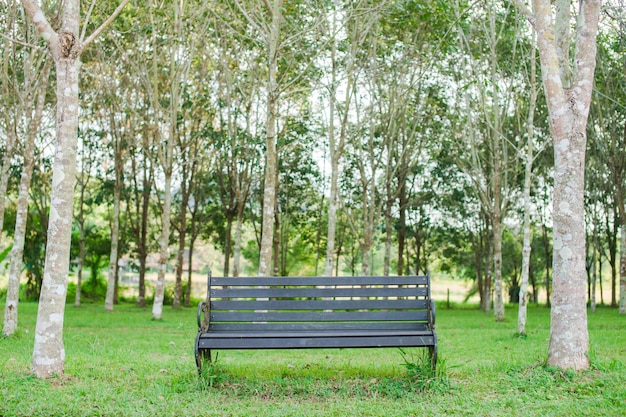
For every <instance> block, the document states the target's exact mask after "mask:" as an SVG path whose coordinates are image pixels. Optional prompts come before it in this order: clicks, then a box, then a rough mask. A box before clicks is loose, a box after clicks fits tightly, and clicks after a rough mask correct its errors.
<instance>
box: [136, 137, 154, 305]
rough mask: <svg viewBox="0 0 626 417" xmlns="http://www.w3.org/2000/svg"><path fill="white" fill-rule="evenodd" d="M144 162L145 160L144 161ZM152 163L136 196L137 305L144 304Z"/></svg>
mask: <svg viewBox="0 0 626 417" xmlns="http://www.w3.org/2000/svg"><path fill="white" fill-rule="evenodd" d="M146 151H147V149H146V148H145V147H144V150H143V152H144V161H147V160H148V157H147V155H146V154H145V153H146ZM144 163H145V162H144ZM152 169H153V168H152V165H150V167H145V166H144V167H143V170H142V172H143V186H142V190H141V194H140V196H141V198H138V197H139V196H137V198H136V200H137V202H136V204H137V208H139V207H141V209H140V213H138V214H139V217H140V218H139V224H140V226H139V230H138V234H137V235H138V242H137V251H138V252H139V295H138V297H137V306H139V307H145V306H146V269H147V261H148V216H149V209H150V194H151V192H152V173H153V171H152Z"/></svg>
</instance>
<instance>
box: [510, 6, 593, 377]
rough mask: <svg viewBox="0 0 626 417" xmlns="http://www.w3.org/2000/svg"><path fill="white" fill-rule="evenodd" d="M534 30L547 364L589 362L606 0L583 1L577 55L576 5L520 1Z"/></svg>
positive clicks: (576, 365) (566, 365)
mask: <svg viewBox="0 0 626 417" xmlns="http://www.w3.org/2000/svg"><path fill="white" fill-rule="evenodd" d="M518 5H519V6H520V8H521V9H522V10H523V11H524V12H525V14H526V16H527V17H528V18H529V20H530V22H531V23H532V24H533V26H534V28H535V30H536V32H537V45H538V49H539V58H540V61H541V75H542V79H543V85H544V92H545V95H546V101H547V103H548V112H549V118H550V134H551V135H552V140H553V142H554V194H553V219H554V220H553V225H554V231H553V239H554V260H553V262H554V266H553V270H552V278H553V298H552V309H551V321H550V347H549V350H548V364H549V365H552V366H556V367H559V368H563V369H565V368H573V369H577V370H578V369H586V368H588V367H589V358H588V357H587V356H586V353H587V351H588V350H589V330H588V328H587V309H586V287H587V285H586V271H585V260H586V251H585V224H584V223H585V222H584V213H585V207H584V186H585V184H584V183H585V174H584V169H583V168H584V166H585V151H586V142H587V132H586V128H587V117H588V115H589V107H590V103H591V94H592V90H593V77H594V71H595V66H596V49H597V47H596V37H597V33H598V20H599V15H600V5H601V0H587V1H584V2H581V3H580V5H579V10H578V14H577V16H576V20H577V22H576V30H575V45H574V46H575V52H574V55H573V56H570V49H571V48H570V45H571V42H572V40H571V34H570V32H571V29H570V27H571V17H572V16H571V2H570V1H567V0H558V1H557V2H556V9H555V12H553V8H552V4H551V2H550V1H549V0H533V8H532V11H531V10H529V9H528V8H527V7H526V6H525V5H524V4H522V3H521V2H519V1H518Z"/></svg>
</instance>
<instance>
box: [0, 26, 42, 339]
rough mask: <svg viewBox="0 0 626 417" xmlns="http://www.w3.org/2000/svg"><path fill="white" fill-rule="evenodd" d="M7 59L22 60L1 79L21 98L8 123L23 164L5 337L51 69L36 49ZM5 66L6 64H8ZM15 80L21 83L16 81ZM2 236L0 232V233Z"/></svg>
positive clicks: (14, 305)
mask: <svg viewBox="0 0 626 417" xmlns="http://www.w3.org/2000/svg"><path fill="white" fill-rule="evenodd" d="M30 35H32V34H30V33H28V29H26V34H25V36H24V38H25V39H28V38H29V37H31V36H30ZM12 46H15V43H13V44H12ZM7 50H9V48H7ZM7 56H8V55H7ZM10 56H11V57H14V58H18V57H20V58H23V59H22V60H21V62H20V61H19V58H18V60H14V61H13V63H14V65H15V67H14V71H12V73H13V80H12V81H10V80H8V79H4V80H3V84H4V83H6V85H7V86H11V87H13V88H15V90H14V91H13V94H14V96H15V97H20V96H21V99H20V100H16V102H15V104H14V107H15V108H14V109H13V111H12V112H11V113H12V114H13V115H14V117H15V120H13V121H11V124H13V126H15V127H16V129H15V132H20V136H21V137H22V138H23V140H22V144H23V145H22V146H21V147H20V148H21V152H20V153H21V156H22V159H23V165H22V172H21V176H20V184H19V195H18V198H17V212H16V215H15V229H14V232H13V247H12V250H11V266H10V270H9V284H8V288H7V299H6V306H5V310H4V326H3V329H2V333H3V334H4V335H5V336H10V335H12V334H13V333H14V332H15V330H16V329H17V324H18V302H19V287H20V277H21V274H22V266H23V254H24V245H25V240H26V225H27V218H28V200H29V192H30V183H31V179H32V176H33V169H34V167H35V161H36V156H35V139H36V137H37V134H38V131H39V126H40V123H41V118H42V116H43V112H44V105H45V99H46V93H47V91H48V80H49V74H50V68H51V65H52V62H51V60H50V59H49V58H48V57H47V56H46V55H45V54H42V53H41V51H39V50H37V49H35V48H31V49H30V51H28V52H23V53H16V51H15V50H13V52H12V54H11V55H10ZM5 64H7V65H8V62H6V63H5ZM5 74H6V73H5ZM18 79H19V80H20V81H21V82H20V81H18ZM7 113H9V112H7ZM20 119H23V120H20ZM7 154H9V152H7ZM7 174H8V172H7V173H3V175H6V176H7V177H8V175H7ZM6 180H7V179H6V178H5V179H3V181H4V182H6ZM0 193H1V191H0ZM2 195H3V194H2ZM2 206H4V204H2ZM1 221H2V219H0V222H1ZM1 233H2V232H1V231H0V234H1Z"/></svg>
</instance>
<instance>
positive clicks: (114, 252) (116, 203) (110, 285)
mask: <svg viewBox="0 0 626 417" xmlns="http://www.w3.org/2000/svg"><path fill="white" fill-rule="evenodd" d="M118 153H119V152H118V151H117V149H116V151H115V185H114V188H113V216H112V218H111V253H110V255H109V275H108V279H107V293H106V298H105V301H104V309H105V310H106V311H113V302H114V299H115V293H116V291H115V281H116V280H115V277H116V273H117V260H118V252H119V239H120V237H119V234H120V199H121V187H122V178H121V176H122V171H121V170H122V169H123V167H122V166H121V158H119V157H118Z"/></svg>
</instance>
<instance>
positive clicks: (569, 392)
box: [0, 302, 626, 417]
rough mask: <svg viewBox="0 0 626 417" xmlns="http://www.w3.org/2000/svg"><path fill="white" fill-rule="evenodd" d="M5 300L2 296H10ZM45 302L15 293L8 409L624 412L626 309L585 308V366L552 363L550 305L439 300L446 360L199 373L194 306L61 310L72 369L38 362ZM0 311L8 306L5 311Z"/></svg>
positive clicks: (255, 356) (365, 353)
mask: <svg viewBox="0 0 626 417" xmlns="http://www.w3.org/2000/svg"><path fill="white" fill-rule="evenodd" d="M2 306H3V307H4V302H2ZM36 309H37V306H36V304H33V303H20V305H19V314H20V316H19V320H20V322H19V324H20V329H19V331H18V332H17V334H16V335H15V336H14V337H11V338H0V416H4V417H8V416H100V415H101V416H155V417H156V416H255V417H262V416H385V417H392V416H403V417H404V416H425V415H430V416H440V415H454V416H626V316H619V315H618V314H617V311H616V310H613V309H599V310H598V311H597V312H596V313H590V314H589V329H590V335H591V344H592V354H591V356H592V363H593V366H592V368H591V369H590V370H589V371H585V372H581V373H573V372H562V371H558V370H554V369H549V368H546V367H544V366H543V362H544V361H545V358H546V356H547V348H548V335H549V311H548V310H547V309H545V308H530V309H529V320H528V330H529V334H528V337H526V338H518V337H516V336H515V329H516V320H517V318H516V317H517V309H516V308H510V309H507V311H506V314H507V319H506V321H505V322H503V323H496V322H495V321H494V319H493V315H491V314H485V313H482V312H480V311H478V310H475V309H467V308H463V309H461V308H459V309H452V310H445V309H443V308H442V307H440V308H439V310H438V312H437V334H438V336H439V357H440V367H439V369H440V371H441V373H440V374H439V375H438V376H435V377H432V378H426V377H421V376H420V374H419V372H417V371H416V370H415V369H414V365H415V364H416V363H419V358H420V354H421V352H422V351H424V350H425V349H411V350H409V351H408V352H406V354H405V356H404V358H406V360H407V361H408V364H409V365H408V366H407V362H405V359H404V358H403V356H402V354H401V352H400V351H399V350H398V349H343V350H339V349H328V350H285V351H241V352H237V351H224V352H221V353H220V354H219V356H218V360H217V365H216V366H215V367H214V369H210V370H208V372H206V374H205V375H204V376H203V378H200V377H198V375H197V372H196V367H195V361H194V358H193V342H194V339H195V334H196V328H195V326H196V324H195V320H196V317H195V316H196V311H195V308H193V309H181V310H177V311H176V310H172V309H171V308H166V309H165V311H164V315H163V316H164V319H163V320H162V321H152V320H151V319H150V318H151V313H150V310H149V309H147V310H142V309H138V308H136V307H134V306H131V305H121V306H116V311H115V312H113V313H106V312H105V311H104V309H103V307H102V306H101V305H85V306H83V307H81V308H78V309H77V308H74V307H73V306H71V305H68V306H67V308H66V318H65V349H66V366H65V375H64V376H63V377H60V378H53V379H50V380H37V379H35V378H33V377H31V376H29V373H28V372H29V368H30V361H31V355H32V348H33V337H34V328H35V317H36ZM3 311H4V308H2V311H0V318H1V317H2V314H3V313H2V312H3Z"/></svg>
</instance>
